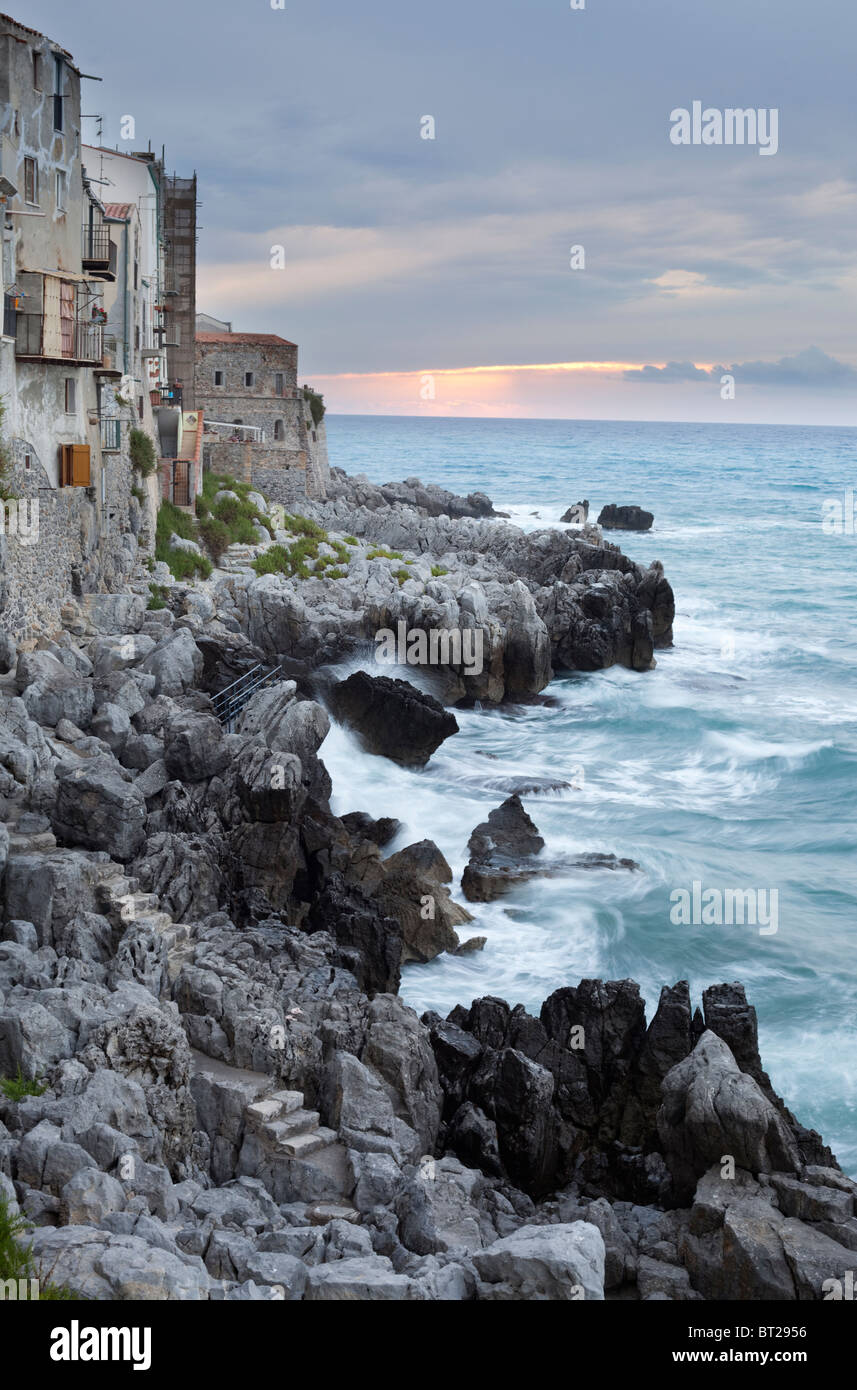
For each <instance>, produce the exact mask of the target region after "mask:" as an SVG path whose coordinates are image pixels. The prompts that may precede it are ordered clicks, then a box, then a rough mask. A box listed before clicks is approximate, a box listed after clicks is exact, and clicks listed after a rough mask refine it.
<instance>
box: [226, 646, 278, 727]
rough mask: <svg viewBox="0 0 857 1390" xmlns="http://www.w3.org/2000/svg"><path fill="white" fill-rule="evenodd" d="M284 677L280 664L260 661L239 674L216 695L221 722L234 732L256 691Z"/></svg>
mask: <svg viewBox="0 0 857 1390" xmlns="http://www.w3.org/2000/svg"><path fill="white" fill-rule="evenodd" d="M282 679H283V673H282V671H281V670H280V668H279V667H278V666H273V667H272V666H263V665H262V663H261V662H259V663H258V664H257V665H256V666H252V667H251V668H250V670H249V671H245V673H244V675H243V676H239V677H238V680H237V681H233V682H232V684H231V685H227V687H226V689H225V690H221V691H220V692H219V693H218V694H217V695H215V697H214V700H213V704H214V713H215V714H216V715H217V717H218V719H219V720H220V722H221V724H225V725H226V728H227V730H228V731H229V732H230V733H232V730H233V728H234V725H235V720H236V719H237V718H238V715H239V714H240V713H241V711H242V709H243V708H244V706H245V705H246V704H248V703H249V702H250V700H252V698H253V696H254V695H255V694H256V692H257V691H258V690H264V688H265V686H268V685H274V684H275V683H276V682H277V681H281V680H282Z"/></svg>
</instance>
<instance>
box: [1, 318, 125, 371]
mask: <svg viewBox="0 0 857 1390" xmlns="http://www.w3.org/2000/svg"><path fill="white" fill-rule="evenodd" d="M49 327H50V328H51V329H52V330H54V332H53V334H52V336H53V338H54V344H53V345H48V344H46V342H45V316H44V314H22V313H20V311H19V313H18V315H17V326H16V337H15V356H16V357H36V358H41V360H42V361H45V362H98V363H100V362H101V359H102V357H103V356H104V324H103V323H89V322H85V323H84V322H80V321H79V320H64V321H62V324H59V323H58V322H57V320H56V319H51V320H49Z"/></svg>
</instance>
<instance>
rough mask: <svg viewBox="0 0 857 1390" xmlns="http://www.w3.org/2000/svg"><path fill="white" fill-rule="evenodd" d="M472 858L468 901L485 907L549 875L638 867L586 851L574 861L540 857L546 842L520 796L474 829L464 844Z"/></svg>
mask: <svg viewBox="0 0 857 1390" xmlns="http://www.w3.org/2000/svg"><path fill="white" fill-rule="evenodd" d="M467 847H468V849H469V850H470V860H469V862H468V864H467V865H466V867H465V870H464V873H463V874H462V876H461V889H462V892H463V893H464V896H465V897H466V898H467V900H468V902H474V903H488V902H493V901H494V899H495V898H499V897H501V896H502V895H503V894H504V893H508V892H509V891H510V889H512V888H514V887H515V886H516V885H517V884H520V883H527V882H528V881H529V880H530V879H532V878H537V877H539V876H547V875H550V874H559V873H568V872H569V871H573V870H576V869H636V868H638V867H639V866H638V865H637V864H635V863H634V861H633V859H617V858H616V855H615V854H601V853H588V854H579V855H575V856H574V857H568V856H564V857H563V858H556V857H551V856H550V855H545V854H543V850H544V847H545V842H544V840H543V839H542V837H541V835H540V834H539V832H538V830H537V828H536V826H535V825H534V824H533V822H532V820H531V819H530V817H529V816H528V815H527V812H526V811H525V810H524V808H523V806H522V805H521V800H520V797H519V796H517V795H513V796H510V797H508V798H507V799H506V800H505V801H504V802H503V804H502V806H498V807H496V809H495V810H493V811H490V812H489V814H488V819H487V821H483V822H482V824H481V825H477V827H476V829H475V830H474V831H473V834H472V835H471V836H470V840H469V841H468V846H467Z"/></svg>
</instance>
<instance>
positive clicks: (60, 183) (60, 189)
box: [57, 169, 68, 212]
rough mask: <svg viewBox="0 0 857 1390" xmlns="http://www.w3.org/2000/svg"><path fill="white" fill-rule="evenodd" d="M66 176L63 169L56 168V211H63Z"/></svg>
mask: <svg viewBox="0 0 857 1390" xmlns="http://www.w3.org/2000/svg"><path fill="white" fill-rule="evenodd" d="M67 189H68V177H67V175H66V172H65V170H64V169H57V211H58V212H65V202H66V192H67Z"/></svg>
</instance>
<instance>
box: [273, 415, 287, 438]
mask: <svg viewBox="0 0 857 1390" xmlns="http://www.w3.org/2000/svg"><path fill="white" fill-rule="evenodd" d="M285 437H286V427H285V425H284V424H283V422H282V420H275V421H274V438H275V439H280V440H282V439H285Z"/></svg>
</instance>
